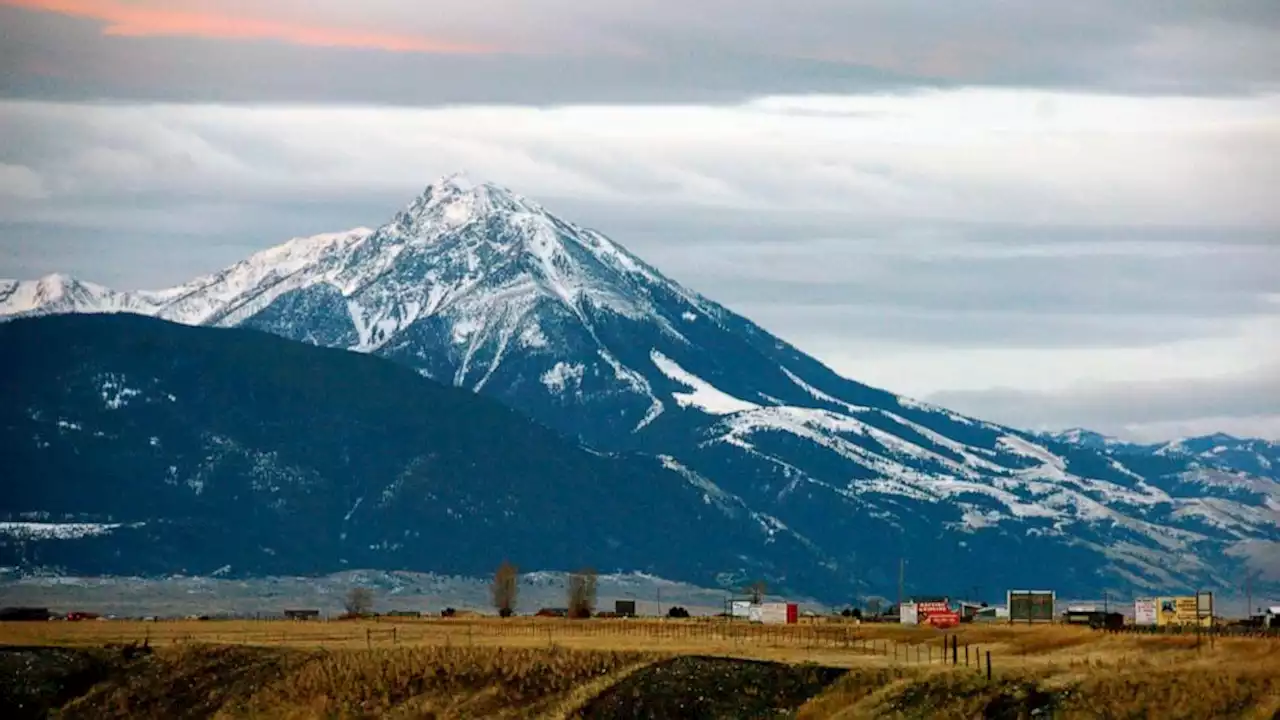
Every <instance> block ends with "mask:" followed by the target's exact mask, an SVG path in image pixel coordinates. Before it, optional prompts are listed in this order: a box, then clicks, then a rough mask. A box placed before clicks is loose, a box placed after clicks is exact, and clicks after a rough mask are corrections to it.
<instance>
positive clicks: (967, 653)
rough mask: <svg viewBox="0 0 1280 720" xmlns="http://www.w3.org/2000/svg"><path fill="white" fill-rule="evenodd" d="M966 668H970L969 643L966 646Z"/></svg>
mask: <svg viewBox="0 0 1280 720" xmlns="http://www.w3.org/2000/svg"><path fill="white" fill-rule="evenodd" d="M964 666H965V667H969V643H965V644H964Z"/></svg>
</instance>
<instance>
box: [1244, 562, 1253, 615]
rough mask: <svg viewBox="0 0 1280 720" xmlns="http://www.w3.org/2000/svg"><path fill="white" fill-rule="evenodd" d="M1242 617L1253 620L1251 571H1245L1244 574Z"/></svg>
mask: <svg viewBox="0 0 1280 720" xmlns="http://www.w3.org/2000/svg"><path fill="white" fill-rule="evenodd" d="M1244 598H1245V600H1244V602H1245V608H1244V619H1245V620H1249V621H1252V620H1253V573H1251V572H1247V571H1246V572H1245V574H1244Z"/></svg>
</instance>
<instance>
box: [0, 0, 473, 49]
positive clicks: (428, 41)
mask: <svg viewBox="0 0 1280 720" xmlns="http://www.w3.org/2000/svg"><path fill="white" fill-rule="evenodd" d="M0 5H8V6H11V7H18V8H23V9H26V10H33V11H37V12H49V13H57V14H59V15H66V16H70V17H77V18H86V19H91V20H98V21H100V22H102V23H104V27H103V34H105V35H116V36H124V37H161V36H168V37H201V38H217V39H223V40H275V41H278V42H284V43H291V44H294V45H310V46H318V47H342V48H367V49H373V50H384V51H387V52H410V53H439V54H478V53H486V52H495V51H496V49H495V48H492V47H488V46H485V45H480V44H473V43H466V42H454V41H449V40H440V39H436V38H425V37H417V36H412V35H396V34H391V33H379V32H367V31H363V30H355V29H346V28H336V27H323V26H317V25H305V24H296V23H290V22H281V21H277V20H265V19H259V18H252V17H244V16H236V15H230V14H215V13H209V12H196V11H187V10H175V9H171V8H155V7H147V6H144V5H140V4H136V3H131V2H125V1H124V0H0Z"/></svg>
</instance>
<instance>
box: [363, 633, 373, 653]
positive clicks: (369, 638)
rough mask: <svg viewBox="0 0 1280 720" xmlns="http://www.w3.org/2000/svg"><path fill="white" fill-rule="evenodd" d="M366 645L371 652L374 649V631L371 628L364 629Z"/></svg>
mask: <svg viewBox="0 0 1280 720" xmlns="http://www.w3.org/2000/svg"><path fill="white" fill-rule="evenodd" d="M364 645H365V647H366V648H368V649H369V650H372V649H373V631H372V630H370V629H369V628H365V629H364Z"/></svg>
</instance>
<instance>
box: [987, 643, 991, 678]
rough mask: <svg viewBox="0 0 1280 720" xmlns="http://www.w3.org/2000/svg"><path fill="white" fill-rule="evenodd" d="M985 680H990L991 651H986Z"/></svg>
mask: <svg viewBox="0 0 1280 720" xmlns="http://www.w3.org/2000/svg"><path fill="white" fill-rule="evenodd" d="M987 682H991V651H990V650H988V651H987Z"/></svg>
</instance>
